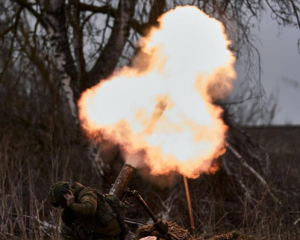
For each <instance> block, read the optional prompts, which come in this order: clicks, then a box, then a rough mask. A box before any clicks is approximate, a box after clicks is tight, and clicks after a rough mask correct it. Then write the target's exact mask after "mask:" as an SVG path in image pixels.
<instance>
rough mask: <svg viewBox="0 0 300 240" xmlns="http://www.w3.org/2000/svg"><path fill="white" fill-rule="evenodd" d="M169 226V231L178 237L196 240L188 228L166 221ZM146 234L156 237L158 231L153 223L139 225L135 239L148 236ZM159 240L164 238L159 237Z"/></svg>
mask: <svg viewBox="0 0 300 240" xmlns="http://www.w3.org/2000/svg"><path fill="white" fill-rule="evenodd" d="M168 227H169V233H173V234H174V235H175V236H177V237H178V238H180V239H185V240H196V239H195V238H194V237H193V236H192V235H191V234H190V233H189V232H188V230H185V229H183V228H182V227H180V226H178V225H177V224H176V223H172V222H168ZM148 236H155V237H158V236H159V233H158V232H157V231H156V230H155V228H154V227H153V225H145V226H142V227H140V228H139V229H138V230H137V231H136V234H135V238H134V239H135V240H138V239H141V238H144V237H148ZM160 239H161V240H164V238H161V237H160Z"/></svg>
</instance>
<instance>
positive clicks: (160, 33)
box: [78, 6, 235, 178]
mask: <svg viewBox="0 0 300 240" xmlns="http://www.w3.org/2000/svg"><path fill="white" fill-rule="evenodd" d="M158 21H159V27H157V28H152V29H151V30H150V32H149V34H148V36H147V37H144V38H142V39H140V41H139V42H138V43H137V44H138V45H139V46H140V48H141V51H140V53H139V54H137V56H136V57H135V58H134V59H133V61H132V62H133V64H132V66H130V67H128V66H126V67H123V68H122V69H119V70H117V71H116V72H115V73H114V74H113V75H112V76H111V77H110V78H108V79H105V80H101V81H100V83H99V84H98V85H96V86H94V87H93V88H91V89H88V90H87V91H85V92H84V93H83V94H82V96H81V98H80V100H79V102H78V107H79V117H80V120H81V123H82V127H83V128H84V129H85V130H86V131H87V132H88V133H89V134H90V136H93V135H94V134H96V133H99V132H100V133H101V135H102V136H103V138H105V139H109V140H111V141H113V142H115V143H117V144H120V145H121V146H122V149H123V151H124V156H125V160H126V161H128V162H129V163H132V162H131V160H133V159H135V160H136V156H140V155H141V156H142V158H143V161H144V162H145V163H146V164H147V165H148V166H149V167H150V168H151V172H152V174H167V173H169V172H170V171H178V172H179V173H181V174H183V175H184V176H187V177H190V178H195V177H198V176H199V175H200V174H201V173H202V172H207V171H209V169H210V168H211V166H212V164H213V160H214V159H215V158H216V157H218V156H219V155H221V154H223V153H224V151H225V149H224V138H225V134H226V131H227V126H226V125H225V124H224V122H223V121H222V119H221V114H222V109H221V108H220V107H219V106H216V105H214V104H213V99H217V98H218V99H220V98H222V97H224V96H226V95H227V94H228V93H229V92H230V91H231V88H232V83H233V80H234V79H235V70H234V61H235V58H234V56H233V54H232V53H231V52H230V51H229V49H228V45H229V44H230V42H229V40H228V39H227V37H226V34H225V32H224V27H223V25H222V24H221V23H220V22H219V21H217V20H216V19H213V18H211V17H209V16H208V15H206V14H205V13H203V12H202V11H201V10H199V9H198V8H196V7H191V6H186V7H177V8H176V9H174V10H171V11H169V12H167V13H165V14H164V15H162V16H161V17H160V18H159V20H158ZM100 141H101V139H100ZM141 152H142V153H143V154H139V153H141Z"/></svg>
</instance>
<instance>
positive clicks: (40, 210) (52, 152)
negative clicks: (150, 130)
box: [0, 122, 300, 239]
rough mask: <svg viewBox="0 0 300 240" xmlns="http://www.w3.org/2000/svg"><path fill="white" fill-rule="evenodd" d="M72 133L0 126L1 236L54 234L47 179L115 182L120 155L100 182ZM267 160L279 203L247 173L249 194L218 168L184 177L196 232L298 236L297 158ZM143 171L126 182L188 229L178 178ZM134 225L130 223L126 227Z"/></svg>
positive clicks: (143, 217)
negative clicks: (195, 176) (189, 177)
mask: <svg viewBox="0 0 300 240" xmlns="http://www.w3.org/2000/svg"><path fill="white" fill-rule="evenodd" d="M50 129H51V128H50ZM53 129H55V128H53ZM70 139H71V136H70V135H69V133H68V131H67V130H66V129H64V128H62V129H55V130H53V131H51V130H49V129H48V132H47V134H45V133H44V132H39V131H37V130H36V129H34V128H30V127H26V126H23V125H22V124H16V123H9V122H7V123H6V124H3V125H1V127H0V239H60V235H59V227H60V225H61V220H60V209H55V208H52V207H51V205H50V204H49V203H48V202H47V191H48V188H49V186H50V184H51V183H53V182H56V181H59V180H68V181H70V182H74V181H79V182H82V183H83V184H84V185H86V186H91V187H94V188H98V189H102V190H103V191H106V190H107V189H108V188H109V184H111V183H112V182H113V181H114V179H115V176H116V175H117V174H118V170H119V169H120V167H121V166H122V164H121V163H120V160H119V158H117V159H115V158H116V156H118V154H117V153H115V154H112V156H111V158H113V160H112V164H111V171H110V172H108V173H107V174H106V176H104V177H103V178H104V180H105V179H106V181H104V183H105V184H106V185H102V186H100V184H99V182H100V180H99V179H98V178H97V176H96V175H95V174H94V172H93V169H92V165H91V164H90V163H89V162H88V161H86V160H85V155H84V146H83V145H82V144H81V143H78V142H75V143H72V141H71V140H70ZM107 151H108V152H113V151H117V150H116V148H109V149H108V150H107ZM106 154H108V153H106ZM106 156H108V155H106ZM226 158H232V156H230V155H225V159H219V161H220V164H221V163H222V161H225V160H226ZM271 159H272V166H271V168H270V172H269V174H268V175H266V176H264V178H265V179H266V181H267V183H268V185H269V187H270V189H272V192H273V193H274V194H275V195H276V197H277V198H278V199H279V202H276V201H274V199H273V198H272V196H270V194H269V193H268V191H266V189H265V186H263V185H261V183H260V182H259V181H257V179H255V178H253V177H251V176H250V175H249V173H246V172H245V175H247V174H248V175H249V176H245V179H246V180H247V181H244V183H245V184H246V185H247V189H248V192H245V190H244V189H243V188H242V187H241V185H240V183H239V179H238V178H236V177H235V176H229V175H228V174H227V172H226V171H225V169H224V168H223V167H222V166H221V168H220V170H219V171H218V172H216V173H215V174H214V175H207V174H203V175H201V176H200V177H199V178H198V179H194V180H192V179H189V181H188V182H189V187H190V192H191V200H192V206H193V214H194V218H195V224H196V232H197V235H198V236H199V237H202V238H204V239H208V238H210V237H212V236H214V235H217V234H220V233H224V232H228V231H231V230H238V231H240V232H243V233H245V234H251V235H253V236H255V237H256V238H257V239H299V237H300V232H299V227H298V226H299V224H300V222H297V219H298V218H300V214H298V211H299V212H300V209H299V207H298V206H299V202H298V200H299V192H300V191H299V187H298V186H299V185H298V183H299V182H300V177H299V176H300V174H299V170H300V164H299V161H298V159H299V158H297V156H293V157H291V158H289V159H286V158H283V157H280V156H279V155H274V156H271ZM233 161H234V160H233ZM237 167H240V166H239V165H237ZM147 171H148V170H147V169H142V170H138V171H137V172H136V174H135V175H134V177H133V180H132V182H131V183H130V186H129V187H131V188H133V189H136V190H138V191H140V193H141V195H142V196H143V197H144V198H145V200H146V202H148V204H149V206H150V207H151V208H152V209H153V211H154V213H155V214H157V215H158V216H159V217H161V218H163V219H164V220H169V221H174V222H176V223H178V224H179V225H180V226H183V227H184V228H189V227H190V224H189V217H188V209H187V204H186V198H185V192H184V186H183V181H182V176H177V175H176V174H173V176H172V178H171V177H170V176H169V177H168V178H166V177H161V176H160V177H152V178H151V177H145V175H147V174H146V173H145V172H147ZM245 179H244V180H245ZM128 201H129V202H130V203H131V205H130V206H129V207H127V217H130V218H134V219H137V220H139V221H141V222H147V221H148V220H149V217H148V216H147V214H146V213H145V211H143V209H142V207H141V206H139V205H138V203H137V202H136V201H134V199H128ZM294 223H295V224H294ZM135 229H136V226H134V225H131V230H132V231H134V230H135Z"/></svg>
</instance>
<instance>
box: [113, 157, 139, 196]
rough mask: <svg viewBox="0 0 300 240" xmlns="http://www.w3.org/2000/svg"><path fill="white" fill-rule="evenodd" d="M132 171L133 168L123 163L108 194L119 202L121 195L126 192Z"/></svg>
mask: <svg viewBox="0 0 300 240" xmlns="http://www.w3.org/2000/svg"><path fill="white" fill-rule="evenodd" d="M134 170H135V167H133V166H132V165H130V164H128V163H125V164H124V166H123V168H122V170H121V171H120V173H119V176H118V177H117V179H116V181H115V183H114V184H113V186H112V187H111V189H110V191H109V194H114V195H116V196H117V198H118V199H119V200H122V197H123V193H124V191H125V190H126V188H127V185H128V183H129V181H130V179H131V178H132V175H133V173H134Z"/></svg>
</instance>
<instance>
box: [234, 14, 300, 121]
mask: <svg viewBox="0 0 300 240" xmlns="http://www.w3.org/2000/svg"><path fill="white" fill-rule="evenodd" d="M254 33H255V34H256V35H257V37H258V38H259V39H260V40H261V42H258V41H257V42H256V46H257V47H258V49H259V51H260V54H261V58H262V69H263V75H262V84H263V86H264V89H265V91H266V94H267V96H269V95H270V94H271V93H272V92H276V91H278V107H279V110H278V112H277V113H276V115H275V118H274V121H273V124H286V123H289V124H300V54H299V53H298V48H297V41H298V39H299V38H300V30H299V29H297V28H290V27H284V28H278V25H277V23H276V22H275V21H274V20H272V19H271V17H270V16H269V15H268V16H267V15H266V14H264V17H263V19H262V22H261V24H260V29H257V31H255V32H254ZM237 72H238V76H239V78H242V75H243V66H238V67H237Z"/></svg>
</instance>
